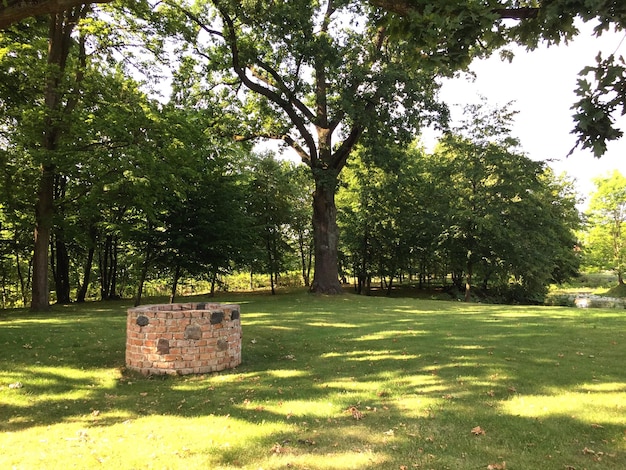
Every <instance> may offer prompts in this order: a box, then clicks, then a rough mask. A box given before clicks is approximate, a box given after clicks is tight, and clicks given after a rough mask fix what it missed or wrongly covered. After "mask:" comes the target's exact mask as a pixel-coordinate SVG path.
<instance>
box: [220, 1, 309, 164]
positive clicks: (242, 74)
mask: <svg viewBox="0 0 626 470" xmlns="http://www.w3.org/2000/svg"><path fill="white" fill-rule="evenodd" d="M219 11H220V15H221V16H222V19H223V21H224V26H225V27H226V29H227V31H228V36H227V37H225V39H226V41H227V43H228V46H229V47H230V50H231V55H232V64H233V69H234V70H235V73H236V74H237V76H238V77H239V79H240V80H241V81H242V83H243V84H244V85H245V86H246V87H247V88H248V89H249V90H251V91H253V92H255V93H258V94H260V95H261V96H265V97H266V98H267V99H269V100H270V101H272V102H273V103H275V104H277V105H278V106H280V107H281V108H282V109H283V111H285V113H286V114H287V115H288V116H289V119H290V120H291V122H292V123H293V125H294V126H295V127H296V129H298V132H299V134H300V135H301V136H302V138H303V139H304V141H305V142H306V145H307V147H308V148H309V156H310V157H311V158H315V155H316V154H317V146H316V144H315V139H314V138H313V136H312V135H311V133H310V132H309V131H308V130H307V128H306V123H305V122H304V120H303V119H302V117H301V116H299V115H298V113H297V112H296V109H295V108H294V107H293V106H292V104H291V102H290V101H287V100H285V99H283V98H282V97H281V96H280V95H279V94H278V93H276V92H275V91H274V90H272V89H270V88H267V87H265V86H263V85H261V84H259V83H257V82H255V81H254V80H251V79H250V77H248V75H247V74H246V66H244V65H243V64H242V63H241V58H240V56H239V48H238V47H237V33H236V30H235V24H234V22H233V19H232V18H231V17H230V16H229V15H228V12H226V11H225V10H224V9H223V8H219Z"/></svg>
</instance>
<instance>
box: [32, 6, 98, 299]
mask: <svg viewBox="0 0 626 470" xmlns="http://www.w3.org/2000/svg"><path fill="white" fill-rule="evenodd" d="M87 8H89V7H88V6H84V5H81V6H79V7H75V8H72V9H71V10H68V11H65V12H61V13H56V14H52V15H50V22H49V25H50V27H49V32H48V60H47V64H48V70H47V73H48V75H47V77H46V89H45V92H44V112H45V113H46V114H45V117H44V123H43V129H42V142H41V147H42V149H43V151H44V152H46V154H47V155H46V157H45V161H44V162H43V163H42V164H41V177H40V182H39V190H38V192H37V202H36V203H35V247H34V253H33V295H32V299H31V310H47V309H48V308H49V306H50V305H49V296H50V287H49V284H48V262H49V251H48V250H49V244H50V234H51V227H52V218H53V215H54V174H55V165H54V163H53V161H54V159H53V154H54V152H55V151H56V150H57V148H58V145H59V140H60V137H61V135H62V132H63V131H62V124H63V120H64V118H65V116H66V115H68V114H69V113H71V111H72V110H73V109H74V107H75V106H76V98H75V97H74V98H72V99H68V100H67V102H65V103H64V102H63V100H62V97H63V90H62V89H61V83H62V79H63V76H64V74H65V68H66V64H67V58H68V56H69V51H70V48H71V46H72V43H73V39H72V32H73V31H74V27H75V26H76V24H77V23H78V20H79V19H80V18H81V17H82V16H84V14H85V13H86V11H87ZM81 45H82V47H84V42H81ZM82 53H84V49H83V50H81V56H82ZM81 79H82V75H81V74H80V73H77V76H76V80H77V82H79V81H80V80H81ZM76 96H78V95H76Z"/></svg>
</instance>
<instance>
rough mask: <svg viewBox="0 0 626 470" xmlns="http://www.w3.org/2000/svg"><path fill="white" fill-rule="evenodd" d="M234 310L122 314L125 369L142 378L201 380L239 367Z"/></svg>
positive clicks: (156, 308)
mask: <svg viewBox="0 0 626 470" xmlns="http://www.w3.org/2000/svg"><path fill="white" fill-rule="evenodd" d="M239 315H240V313H239V305H236V304H218V303H202V302H197V303H185V304H182V303H181V304H160V305H144V306H141V307H135V308H131V309H128V317H127V321H126V366H127V367H128V368H129V369H132V370H136V371H139V372H141V373H142V374H145V375H163V374H168V375H187V374H204V373H208V372H215V371H220V370H224V369H231V368H233V367H237V366H238V365H239V364H241V320H240V318H239Z"/></svg>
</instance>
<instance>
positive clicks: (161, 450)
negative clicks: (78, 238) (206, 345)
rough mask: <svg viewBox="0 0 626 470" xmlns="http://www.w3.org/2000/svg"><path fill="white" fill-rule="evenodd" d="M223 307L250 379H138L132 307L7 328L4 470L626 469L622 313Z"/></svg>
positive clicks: (14, 322)
mask: <svg viewBox="0 0 626 470" xmlns="http://www.w3.org/2000/svg"><path fill="white" fill-rule="evenodd" d="M219 300H221V301H224V302H226V301H229V302H230V301H233V302H239V303H240V304H241V312H242V322H243V332H244V339H243V363H242V365H241V366H240V367H238V368H237V369H235V370H231V371H225V372H223V373H218V374H211V375H205V376H187V377H153V378H147V377H142V376H139V375H135V374H131V373H129V372H127V371H125V370H124V367H123V365H124V345H125V317H126V309H127V308H128V307H129V304H128V303H124V302H113V303H93V304H87V305H82V306H70V307H55V308H54V310H53V311H52V313H50V314H46V315H42V314H32V313H29V312H26V311H12V312H8V313H3V314H0V432H1V434H0V468H17V469H32V468H47V469H54V468H62V469H69V468H93V467H97V466H99V467H102V468H117V469H144V468H145V469H183V468H185V469H187V468H207V469H209V468H210V469H234V468H245V469H255V470H257V469H261V468H262V469H265V470H267V469H294V468H296V469H365V468H367V469H400V468H406V469H413V468H419V469H487V468H489V466H491V468H492V469H493V468H504V467H506V469H508V470H511V469H540V468H541V469H566V468H570V469H578V470H580V469H607V468H608V469H623V468H626V452H625V451H626V372H624V364H626V347H625V346H626V317H625V316H624V314H623V311H620V310H601V309H568V308H559V307H511V306H494V305H488V306H487V305H478V304H470V305H467V304H464V303H460V302H442V301H430V300H420V299H399V298H392V299H390V298H383V297H357V296H352V295H346V296H342V297H318V296H312V295H309V294H305V293H303V292H295V293H290V294H282V295H278V296H275V297H272V296H269V295H260V294H256V295H252V294H248V295H246V294H224V296H223V297H221V298H220V299H219ZM18 382H20V383H21V384H22V387H21V388H10V387H9V386H10V385H11V384H16V383H18ZM355 416H356V417H359V418H361V419H355Z"/></svg>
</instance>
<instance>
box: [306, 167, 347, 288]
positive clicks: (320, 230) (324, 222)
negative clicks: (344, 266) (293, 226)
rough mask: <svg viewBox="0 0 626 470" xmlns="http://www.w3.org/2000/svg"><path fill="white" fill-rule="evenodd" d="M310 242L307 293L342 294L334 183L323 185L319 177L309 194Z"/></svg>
mask: <svg viewBox="0 0 626 470" xmlns="http://www.w3.org/2000/svg"><path fill="white" fill-rule="evenodd" d="M320 179H321V180H322V181H320ZM313 239H314V246H315V271H314V274H313V283H312V284H311V289H310V290H311V292H315V293H318V294H339V293H341V292H343V289H342V288H341V283H340V282H339V275H338V273H339V269H338V263H337V254H338V252H337V250H338V245H339V229H338V227H337V208H336V206H335V182H334V181H333V182H332V183H331V182H328V181H324V180H323V178H320V177H316V182H315V192H314V193H313Z"/></svg>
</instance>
